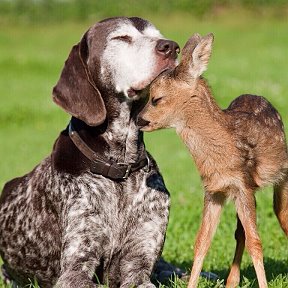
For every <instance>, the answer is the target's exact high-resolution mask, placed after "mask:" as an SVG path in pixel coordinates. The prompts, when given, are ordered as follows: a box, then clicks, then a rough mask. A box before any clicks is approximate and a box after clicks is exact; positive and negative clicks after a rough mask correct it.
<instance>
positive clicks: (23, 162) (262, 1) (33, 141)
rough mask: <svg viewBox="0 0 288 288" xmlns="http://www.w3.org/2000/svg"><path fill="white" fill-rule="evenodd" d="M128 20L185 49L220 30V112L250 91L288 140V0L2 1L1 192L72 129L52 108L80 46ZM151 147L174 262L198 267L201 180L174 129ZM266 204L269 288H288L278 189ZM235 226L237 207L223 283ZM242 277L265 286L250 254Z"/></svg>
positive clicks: (211, 264) (217, 260)
mask: <svg viewBox="0 0 288 288" xmlns="http://www.w3.org/2000/svg"><path fill="white" fill-rule="evenodd" d="M119 15H121V16H122V15H125V16H140V17H143V18H146V19H148V20H150V21H151V22H152V23H154V24H155V26H156V27H157V28H159V29H160V31H161V32H162V34H163V35H164V36H165V37H167V38H170V39H173V40H175V41H177V42H178V43H179V44H180V46H182V47H183V45H184V43H185V42H186V40H187V39H188V38H189V37H190V36H191V34H193V33H194V32H199V33H202V34H205V33H208V32H213V33H214V34H215V44H214V50H213V55H212V59H211V61H210V64H209V67H208V71H207V72H205V76H206V78H208V80H209V83H210V85H211V86H212V90H213V91H214V95H215V97H216V100H217V101H218V103H219V104H220V106H221V107H223V108H225V107H227V106H228V105H229V103H230V102H231V101H232V100H233V99H234V98H235V97H237V96H238V95H240V94H243V93H252V94H258V95H263V96H265V97H266V98H267V99H268V100H269V101H271V102H272V104H273V105H274V106H275V107H276V108H277V109H278V110H279V112H280V113H281V114H282V117H283V121H284V124H286V126H285V127H286V133H287V127H288V115H287V108H288V93H287V91H288V81H287V72H288V68H287V67H288V54H287V50H288V37H287V31H288V21H287V19H288V18H287V16H288V4H287V0H285V1H284V0H274V1H273V0H255V1H251V0H238V1H237V0H219V1H215V0H214V1H212V0H203V1H188V0H179V1H172V0H166V1H156V0H146V1H142V2H139V1H132V0H130V1H123V0H118V1H112V0H107V1H92V0H82V1H76V0H75V1H73V0H71V1H69V0H58V1H56V0H49V1H48V0H42V1H41V0H33V1H32V0H0V25H1V29H0V157H1V158H0V159H1V160H0V188H1V189H2V187H3V185H4V183H5V182H6V181H8V180H9V179H11V178H13V177H16V176H20V175H23V174H24V173H26V172H28V171H30V170H31V169H32V168H33V167H34V166H35V165H36V164H37V163H39V162H40V161H41V159H43V158H44V157H45V156H46V155H48V154H49V153H50V152H51V149H52V145H53V143H54V141H55V139H56V137H57V136H58V134H59V132H60V131H61V129H63V128H64V127H65V126H66V124H67V123H68V121H69V116H68V115H67V114H65V113H64V112H63V111H61V110H60V108H58V107H56V105H55V104H54V103H53V102H52V99H51V91H52V87H53V86H54V85H55V83H56V82H57V80H58V77H59V74H60V72H61V69H62V67H63V64H64V61H65V59H66V58H67V56H68V53H69V51H70V49H71V47H72V45H73V44H75V43H76V42H78V41H79V39H80V38H81V35H82V34H83V33H84V32H85V31H86V30H87V29H88V27H89V26H90V25H92V24H93V23H94V22H96V21H98V20H101V19H103V18H106V17H111V16H119ZM145 140H146V145H147V148H148V150H149V151H150V152H152V154H153V156H154V157H155V158H156V160H157V161H158V164H159V166H160V169H161V171H162V174H163V176H164V179H165V181H166V184H167V187H168V188H169V190H170V192H171V199H172V206H171V216H170V224H169V227H168V232H167V238H166V243H165V248H164V252H163V253H164V256H165V258H166V259H167V260H169V261H171V262H172V263H174V264H176V265H179V266H181V267H184V268H187V269H190V267H191V263H192V258H193V243H194V238H195V235H196V232H197V230H198V227H199V221H200V218H201V211H202V205H203V192H202V186H201V181H200V178H199V175H198V173H197V170H196V168H195V166H194V164H193V162H192V159H191V158H190V155H189V154H188V152H187V150H186V148H185V147H184V145H183V144H182V143H181V142H180V140H179V139H178V138H177V136H176V134H175V132H174V131H172V130H165V131H159V132H153V133H150V134H145ZM257 203H258V206H257V210H258V211H257V212H258V226H259V231H260V236H261V239H262V241H263V247H264V258H265V259H264V260H265V266H266V272H267V277H268V280H269V281H270V282H269V285H270V287H288V241H287V238H285V236H284V234H283V233H282V231H281V230H280V227H279V225H278V223H277V220H276V218H275V216H274V214H273V209H272V189H270V188H267V189H264V191H261V192H259V193H258V194H257ZM287 221H288V219H287ZM235 226H236V219H235V210H234V207H233V205H232V204H231V203H228V204H227V206H226V207H225V209H224V212H223V215H222V218H221V223H220V226H219V228H218V230H217V233H216V235H215V238H214V241H213V244H212V247H211V248H210V251H209V254H208V256H207V258H206V260H205V264H204V269H205V270H207V271H212V272H214V273H218V274H219V275H220V277H221V279H224V278H225V277H226V276H227V273H228V268H229V265H230V263H231V261H232V258H233V253H234V247H235V242H234V230H235ZM242 272H243V275H244V276H245V277H243V278H242V284H241V287H257V281H256V280H255V273H254V269H253V267H252V265H251V260H250V257H249V256H248V255H247V253H245V255H244V259H243V265H242ZM222 283H223V282H222ZM185 285H186V284H185V283H182V282H181V281H176V282H175V283H174V284H172V286H173V287H185ZM221 285H222V284H221V281H220V282H219V283H217V284H215V283H212V282H208V281H205V280H202V281H201V283H200V287H214V286H215V287H220V286H221ZM0 287H2V286H1V284H0Z"/></svg>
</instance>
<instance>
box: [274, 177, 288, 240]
mask: <svg viewBox="0 0 288 288" xmlns="http://www.w3.org/2000/svg"><path fill="white" fill-rule="evenodd" d="M274 212H275V214H276V216H277V218H278V221H279V223H280V225H281V228H282V229H283V231H284V232H285V234H286V236H288V175H286V178H285V180H284V181H283V182H281V183H280V184H278V185H275V186H274Z"/></svg>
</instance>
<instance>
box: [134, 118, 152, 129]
mask: <svg viewBox="0 0 288 288" xmlns="http://www.w3.org/2000/svg"><path fill="white" fill-rule="evenodd" d="M149 123H150V121H147V120H145V119H143V118H141V117H138V119H137V125H138V127H140V128H142V127H145V126H148V125H149Z"/></svg>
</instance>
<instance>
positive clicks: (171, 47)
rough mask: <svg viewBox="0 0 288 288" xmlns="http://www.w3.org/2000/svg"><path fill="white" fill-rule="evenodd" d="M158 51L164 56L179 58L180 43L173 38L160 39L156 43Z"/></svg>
mask: <svg viewBox="0 0 288 288" xmlns="http://www.w3.org/2000/svg"><path fill="white" fill-rule="evenodd" d="M156 52H157V53H158V54H160V55H161V56H163V57H164V58H173V59H176V58H177V54H178V53H179V52H180V48H179V45H178V44H177V43H176V42H174V41H171V40H164V39H159V40H158V41H157V44H156Z"/></svg>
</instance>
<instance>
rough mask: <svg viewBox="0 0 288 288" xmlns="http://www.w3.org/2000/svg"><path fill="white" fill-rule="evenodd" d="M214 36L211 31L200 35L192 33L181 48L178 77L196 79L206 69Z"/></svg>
mask: <svg viewBox="0 0 288 288" xmlns="http://www.w3.org/2000/svg"><path fill="white" fill-rule="evenodd" d="M213 40H214V36H213V34H212V33H210V34H208V35H206V36H204V37H201V36H200V35H199V34H197V33H196V34H194V35H193V36H192V37H191V38H190V39H189V40H188V41H187V43H186V44H185V46H184V48H183V50H182V58H181V62H180V64H179V65H178V67H177V68H176V69H177V74H178V76H179V77H180V78H186V79H187V78H189V79H196V78H198V77H199V76H201V75H202V73H203V72H204V71H205V70H206V69H207V65H208V62H209V59H210V56H211V52H212V43H213Z"/></svg>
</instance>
